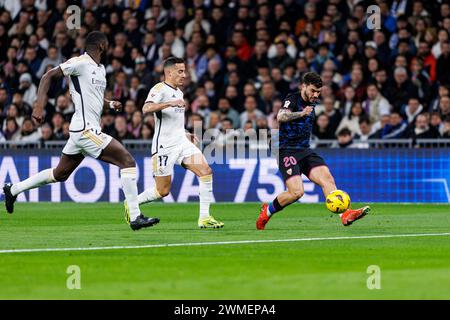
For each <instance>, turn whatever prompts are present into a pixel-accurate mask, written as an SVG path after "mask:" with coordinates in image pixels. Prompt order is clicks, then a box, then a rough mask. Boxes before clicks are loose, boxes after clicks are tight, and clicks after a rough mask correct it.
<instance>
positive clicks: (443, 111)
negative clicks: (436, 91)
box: [439, 96, 450, 119]
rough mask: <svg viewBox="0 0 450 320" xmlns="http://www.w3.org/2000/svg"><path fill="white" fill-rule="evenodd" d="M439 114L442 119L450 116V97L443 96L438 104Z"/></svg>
mask: <svg viewBox="0 0 450 320" xmlns="http://www.w3.org/2000/svg"><path fill="white" fill-rule="evenodd" d="M439 113H440V115H441V117H442V118H444V119H445V117H447V116H448V115H450V97H449V96H443V97H442V98H441V101H440V102H439Z"/></svg>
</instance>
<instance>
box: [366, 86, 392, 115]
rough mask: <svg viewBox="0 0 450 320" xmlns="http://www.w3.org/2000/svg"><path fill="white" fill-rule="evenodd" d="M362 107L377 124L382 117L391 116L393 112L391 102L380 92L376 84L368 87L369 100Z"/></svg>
mask: <svg viewBox="0 0 450 320" xmlns="http://www.w3.org/2000/svg"><path fill="white" fill-rule="evenodd" d="M362 107H363V109H364V111H365V113H366V114H367V115H368V116H369V119H370V121H371V122H372V123H377V122H378V121H380V119H381V116H382V115H385V114H389V113H390V111H391V106H390V104H389V102H388V101H387V99H386V98H385V97H383V96H382V95H381V93H380V92H379V91H378V87H377V85H376V84H375V83H371V84H369V85H368V86H367V99H365V100H364V102H363V103H362Z"/></svg>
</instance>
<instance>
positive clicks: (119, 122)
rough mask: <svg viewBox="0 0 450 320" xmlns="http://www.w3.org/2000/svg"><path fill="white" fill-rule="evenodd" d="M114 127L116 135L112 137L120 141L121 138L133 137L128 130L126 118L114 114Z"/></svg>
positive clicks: (128, 138)
mask: <svg viewBox="0 0 450 320" xmlns="http://www.w3.org/2000/svg"><path fill="white" fill-rule="evenodd" d="M114 128H115V129H116V135H115V137H114V138H116V139H117V140H118V141H120V142H122V141H123V140H132V139H134V136H133V135H132V134H131V133H130V132H129V131H128V128H127V119H126V118H125V117H124V116H121V115H119V116H116V119H115V121H114Z"/></svg>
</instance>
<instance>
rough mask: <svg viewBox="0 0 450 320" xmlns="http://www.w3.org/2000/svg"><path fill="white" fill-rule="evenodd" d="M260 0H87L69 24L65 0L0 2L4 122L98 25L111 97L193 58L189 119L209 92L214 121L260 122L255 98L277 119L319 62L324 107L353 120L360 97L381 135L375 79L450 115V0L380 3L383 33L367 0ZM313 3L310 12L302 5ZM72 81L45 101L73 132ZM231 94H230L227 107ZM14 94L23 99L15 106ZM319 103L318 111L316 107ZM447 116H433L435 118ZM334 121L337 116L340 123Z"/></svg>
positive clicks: (137, 90) (24, 108) (22, 109)
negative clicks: (248, 105) (249, 108)
mask: <svg viewBox="0 0 450 320" xmlns="http://www.w3.org/2000/svg"><path fill="white" fill-rule="evenodd" d="M0 2H1V0H0ZM257 2H258V3H254V2H251V1H247V0H245V1H237V2H234V5H233V8H231V7H228V3H227V2H225V1H223V0H215V1H211V3H207V2H205V3H202V2H201V1H197V0H195V1H194V2H193V3H192V5H189V6H188V5H187V4H184V3H182V2H174V4H173V6H168V5H167V3H166V2H164V1H161V0H155V1H141V2H140V4H139V8H138V7H137V6H136V5H135V4H133V5H130V4H127V5H125V6H121V5H117V4H116V3H115V2H114V1H106V3H105V4H104V5H103V4H99V5H97V4H96V2H95V1H91V0H88V1H85V2H83V9H84V18H83V24H82V25H81V27H80V28H79V29H77V30H71V31H70V32H68V30H67V27H66V24H65V19H66V18H67V14H66V9H67V6H68V5H69V3H68V2H67V1H65V0H61V1H56V2H54V1H53V2H48V1H47V2H46V1H38V2H36V1H35V2H34V3H33V1H28V0H27V1H22V2H21V3H20V4H19V5H17V6H16V5H12V4H13V3H15V2H14V1H7V3H8V5H5V6H4V7H2V9H0V11H1V14H0V125H1V127H2V128H3V124H4V126H5V127H6V121H4V119H5V118H6V117H7V114H8V113H9V112H10V113H12V114H14V113H15V109H18V117H17V120H18V121H20V117H26V116H29V115H30V113H31V110H30V106H33V104H34V100H35V97H34V95H33V94H31V96H29V93H33V92H34V90H33V89H31V90H28V91H27V93H26V94H25V91H26V90H27V88H26V86H27V84H28V83H34V84H37V82H38V80H39V79H40V77H41V76H42V74H43V73H44V72H45V71H46V70H49V69H50V68H53V67H57V66H58V65H59V64H60V63H61V62H62V61H63V60H66V59H68V58H70V57H71V56H78V55H81V54H83V51H84V49H83V47H84V40H85V37H86V35H87V33H88V32H89V30H90V29H92V28H94V29H99V30H101V31H102V32H105V33H106V34H107V35H108V37H109V39H110V42H111V44H112V48H111V51H110V52H109V54H108V57H107V60H108V61H109V63H106V62H105V63H104V64H105V68H106V70H107V79H108V84H109V86H110V87H108V89H107V91H106V92H105V93H106V94H107V97H109V98H113V97H118V98H119V99H120V100H121V101H122V103H124V105H125V102H126V101H127V100H131V101H133V102H134V104H135V105H136V109H138V110H139V109H140V108H141V107H142V104H143V103H144V102H145V99H146V97H147V94H148V90H149V88H150V87H152V86H153V85H154V84H155V83H157V82H158V81H163V77H162V69H161V64H162V61H163V60H164V59H165V58H167V57H169V56H171V55H175V56H183V57H184V58H185V60H186V61H187V66H186V68H187V73H188V75H187V78H186V84H185V86H184V88H183V91H184V93H185V98H186V103H187V108H186V113H187V118H189V117H190V115H191V113H192V112H197V111H198V106H199V100H200V101H202V100H204V98H200V99H199V97H202V96H206V98H207V99H208V104H207V105H208V107H207V108H206V110H204V111H201V112H202V114H203V115H204V116H205V122H211V123H212V124H211V125H213V126H214V123H216V122H217V121H218V120H219V119H223V118H225V117H227V118H231V119H232V121H233V126H242V127H245V126H247V127H257V123H258V122H259V123H260V124H262V123H263V122H264V121H263V120H261V119H260V118H261V117H260V116H256V115H255V114H253V113H252V115H251V116H250V118H251V119H250V123H247V124H246V122H244V123H239V122H240V119H239V120H238V121H236V119H233V118H236V117H235V116H236V114H235V112H233V111H232V110H236V112H238V113H242V112H246V111H245V110H244V105H245V100H246V97H248V96H256V97H257V99H256V101H257V110H260V111H261V112H262V113H263V116H264V117H265V118H266V120H267V123H268V125H269V127H271V128H275V127H277V126H278V123H277V122H276V121H275V118H274V116H275V115H276V112H277V108H279V106H280V103H281V101H282V99H284V98H285V96H286V94H288V93H289V92H293V91H297V90H298V86H299V85H300V79H301V76H302V75H303V74H304V73H305V72H308V71H311V70H316V71H318V72H320V73H321V76H322V78H323V79H322V80H323V82H324V86H323V88H322V99H323V101H324V105H325V104H326V103H327V101H329V99H332V98H333V97H336V99H337V100H339V102H340V103H339V104H338V105H339V111H340V112H341V113H342V115H343V116H347V117H348V116H349V115H350V114H351V109H352V106H353V104H354V102H355V101H360V102H362V107H363V109H364V110H365V111H366V112H367V113H368V115H369V116H370V118H371V120H372V121H371V123H372V124H371V125H372V130H374V131H377V135H378V136H380V137H381V132H380V131H379V130H380V129H381V128H384V127H385V126H386V121H387V120H386V119H387V118H388V117H387V116H386V115H385V113H386V109H387V108H386V103H385V101H384V99H382V98H381V100H378V98H374V96H375V93H374V92H375V91H376V89H374V88H371V86H370V85H369V86H368V87H369V89H368V90H366V84H367V83H372V82H375V84H376V87H377V88H378V94H379V95H380V96H382V97H384V98H386V99H387V100H388V102H389V104H391V105H392V108H393V110H394V111H396V112H400V113H402V114H405V117H408V116H407V115H406V113H405V110H406V108H407V107H406V105H407V104H408V102H409V99H410V98H411V97H414V98H416V97H417V98H419V101H420V103H421V104H422V105H423V106H424V110H422V113H425V114H429V113H431V112H439V117H442V116H445V115H446V114H448V111H447V110H448V108H447V104H448V103H447V100H446V99H447V98H445V97H448V96H449V92H448V88H447V86H448V85H449V83H450V68H448V67H447V66H448V65H449V55H450V52H449V36H448V31H449V30H450V17H449V5H448V3H447V2H446V1H444V2H442V3H441V4H440V5H437V6H433V5H430V4H429V3H427V2H424V1H420V0H416V1H401V0H394V1H390V2H389V3H391V5H390V6H388V5H387V3H386V1H379V3H377V4H378V5H379V6H380V10H381V15H382V24H383V28H382V29H380V30H368V29H367V28H366V14H365V12H366V9H367V6H366V4H365V3H361V2H359V3H357V4H354V5H353V4H351V1H334V2H330V3H328V2H327V3H326V4H325V5H323V3H317V4H316V3H315V2H316V1H309V2H308V1H306V2H305V1H303V2H305V3H304V4H301V5H299V4H297V3H296V2H295V1H291V0H289V1H288V0H286V1H283V2H282V3H281V2H276V1H266V0H264V1H257ZM297 2H298V1H297ZM300 2H301V1H300ZM335 2H336V4H335ZM17 3H19V2H17ZM35 7H36V8H38V9H36V8H35ZM169 7H170V8H169ZM303 11H304V15H300V14H296V13H302V12H303ZM8 33H9V34H8ZM27 74H29V76H31V81H30V82H27V81H24V82H23V84H25V86H24V85H22V89H23V90H19V84H20V82H19V80H20V77H21V76H22V80H24V79H25V80H27V79H26V78H29V77H28V75H27ZM67 83H68V82H67V79H65V78H60V79H57V80H55V81H52V83H51V87H50V89H49V92H48V102H47V105H46V106H45V122H46V123H48V124H50V125H52V116H53V114H54V113H55V112H60V113H62V114H63V116H64V120H65V121H64V122H63V131H64V128H66V127H67V124H66V122H67V121H69V120H70V117H71V115H72V114H73V111H74V110H73V104H72V103H71V102H70V97H69V93H68V86H67ZM436 88H439V89H438V94H436ZM221 97H226V98H227V99H228V102H229V103H228V104H229V109H228V111H227V110H226V109H227V108H228V105H227V102H224V100H220V98H221ZM366 97H367V99H366ZM377 97H379V96H378V95H377ZM250 100H251V98H250ZM442 100H443V101H442ZM23 101H26V103H24V102H23ZM219 101H220V103H219ZM377 101H378V104H382V105H383V107H379V106H378V105H377ZM381 101H383V102H381ZM11 103H14V104H15V105H16V107H12V110H11V111H9V110H8V109H9V106H10V104H11ZM219 104H222V107H223V109H224V110H225V111H224V112H223V111H221V110H220V108H219ZM376 105H377V106H376ZM191 106H192V107H191ZM321 107H322V106H321V105H318V106H317V108H316V110H317V111H318V114H320V112H321V110H320V108H321ZM324 108H325V107H324ZM377 109H378V115H377V113H376V112H375V110H377ZM381 109H383V111H381ZM216 110H217V112H218V114H217V115H213V116H212V119H211V116H210V112H211V111H213V112H214V111H216ZM230 110H231V111H230ZM135 111H136V110H133V111H132V112H130V113H129V114H128V116H127V118H126V120H127V123H126V127H130V126H131V127H133V128H134V130H133V132H134V135H133V136H138V134H137V131H138V129H137V128H138V127H139V126H138V124H137V122H136V121H137V120H136V119H137V118H138V116H136V118H135V122H134V123H131V122H132V121H133V118H134V117H133V116H132V115H133V114H134V113H133V112H135ZM332 111H333V109H330V112H332ZM108 112H109V111H108ZM16 113H17V112H16ZM116 116H117V115H116V114H115V113H111V114H106V115H105V116H103V117H102V121H103V122H104V123H103V126H104V127H105V129H106V130H107V131H110V132H112V133H114V134H116V133H115V131H116V129H115V128H114V127H115V124H114V121H115V120H114V119H115V117H116ZM328 116H329V117H330V116H331V117H333V116H332V115H331V114H328ZM377 117H378V121H377ZM439 117H437V115H435V116H434V118H433V119H434V120H435V124H436V123H437V122H438V120H437V119H438V118H439ZM22 119H23V118H22ZM151 119H152V118H151V117H150V116H146V117H145V118H144V119H142V125H141V128H140V129H139V131H140V132H139V135H140V134H141V132H143V131H145V132H146V133H150V134H152V130H153V127H152V125H151V124H150V123H147V121H149V122H151V121H152V120H151ZM442 121H444V120H442ZM119 122H120V120H119ZM144 124H147V125H148V127H149V129H151V130H147V128H144V127H143V125H144ZM334 124H335V121H334V120H331V122H330V125H334ZM435 124H433V126H436V125H437V124H436V125H435ZM439 126H440V127H441V128H443V125H442V124H441V125H439ZM10 127H11V128H12V127H13V125H10ZM19 127H20V131H21V125H20V124H19ZM341 128H342V127H341ZM355 128H356V126H355ZM247 129H249V128H247ZM357 129H358V130H360V129H361V128H360V126H358V127H357ZM441 130H442V129H441ZM335 133H336V132H333V135H335Z"/></svg>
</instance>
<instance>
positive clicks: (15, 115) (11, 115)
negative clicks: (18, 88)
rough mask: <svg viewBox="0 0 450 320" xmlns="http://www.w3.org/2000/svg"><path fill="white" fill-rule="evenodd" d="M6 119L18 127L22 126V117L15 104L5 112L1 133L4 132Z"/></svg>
mask: <svg viewBox="0 0 450 320" xmlns="http://www.w3.org/2000/svg"><path fill="white" fill-rule="evenodd" d="M8 119H14V120H15V122H16V123H17V125H18V126H19V127H21V126H22V123H23V120H24V116H23V115H22V113H21V111H20V110H19V108H17V106H16V105H15V104H11V105H10V106H9V108H8V110H7V111H6V119H5V121H3V132H5V130H6V127H7V122H8Z"/></svg>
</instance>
